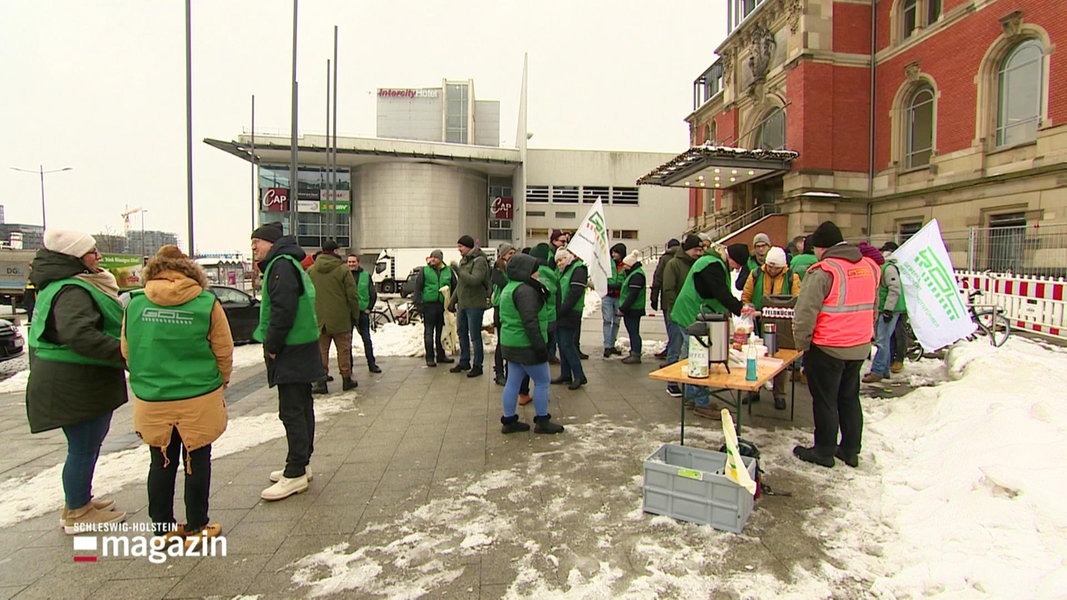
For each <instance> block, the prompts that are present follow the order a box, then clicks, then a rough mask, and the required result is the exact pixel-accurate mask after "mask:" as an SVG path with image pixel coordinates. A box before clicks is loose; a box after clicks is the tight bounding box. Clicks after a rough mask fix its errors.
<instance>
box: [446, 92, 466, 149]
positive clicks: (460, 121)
mask: <svg viewBox="0 0 1067 600" xmlns="http://www.w3.org/2000/svg"><path fill="white" fill-rule="evenodd" d="M445 93H446V94H447V98H448V100H447V103H446V106H445V141H446V142H450V143H453V144H466V143H467V120H468V119H467V104H468V93H469V88H468V86H467V84H465V83H450V84H448V85H447V86H446V91H445Z"/></svg>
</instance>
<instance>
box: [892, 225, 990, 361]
mask: <svg viewBox="0 0 1067 600" xmlns="http://www.w3.org/2000/svg"><path fill="white" fill-rule="evenodd" d="M893 258H895V259H896V260H897V268H898V269H899V270H900V282H901V287H903V288H904V300H905V302H906V303H907V306H908V319H910V320H911V328H912V330H913V331H915V337H916V338H918V339H919V343H921V344H922V345H923V348H925V349H927V350H936V349H938V348H944V347H945V346H948V345H949V344H951V343H953V342H955V341H956V340H959V339H962V338H965V337H967V336H968V335H971V334H972V333H974V330H975V329H976V328H977V326H976V325H975V324H974V322H973V321H971V315H970V313H969V312H967V307H966V306H964V304H963V300H962V298H961V297H960V288H959V285H958V284H957V283H956V271H955V270H954V269H953V268H952V260H951V259H950V258H949V256H948V251H947V250H946V249H945V242H944V240H942V239H941V228H940V227H938V225H937V219H934V220H932V221H930V222H929V223H927V224H926V225H924V226H923V228H922V229H920V230H919V233H916V234H915V235H913V236H912V237H910V238H908V241H906V242H904V243H903V244H901V246H900V248H897V249H896V250H895V251H894V252H893Z"/></svg>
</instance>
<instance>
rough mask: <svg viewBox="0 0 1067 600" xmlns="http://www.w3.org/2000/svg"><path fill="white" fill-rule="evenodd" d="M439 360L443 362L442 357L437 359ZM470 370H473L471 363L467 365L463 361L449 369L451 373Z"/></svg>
mask: <svg viewBox="0 0 1067 600" xmlns="http://www.w3.org/2000/svg"><path fill="white" fill-rule="evenodd" d="M437 362H442V361H441V359H437ZM470 370H471V366H470V365H465V364H463V363H459V364H458V365H456V366H454V367H452V368H451V369H449V370H448V372H449V373H462V372H464V371H470Z"/></svg>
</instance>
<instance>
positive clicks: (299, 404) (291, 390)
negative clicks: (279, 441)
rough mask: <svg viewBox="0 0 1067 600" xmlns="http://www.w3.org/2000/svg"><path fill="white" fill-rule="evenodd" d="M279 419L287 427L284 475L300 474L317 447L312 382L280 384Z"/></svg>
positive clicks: (304, 469) (290, 476) (297, 475)
mask: <svg viewBox="0 0 1067 600" xmlns="http://www.w3.org/2000/svg"><path fill="white" fill-rule="evenodd" d="M278 418H279V419H280V420H281V422H282V425H284V426H285V439H286V441H287V442H289V453H288V454H287V455H286V456H285V476H286V477H289V478H293V477H300V476H301V475H303V474H304V473H305V471H306V470H307V466H308V462H310V461H311V454H312V452H314V450H315V405H314V401H313V400H312V399H311V384H310V383H279V384H278Z"/></svg>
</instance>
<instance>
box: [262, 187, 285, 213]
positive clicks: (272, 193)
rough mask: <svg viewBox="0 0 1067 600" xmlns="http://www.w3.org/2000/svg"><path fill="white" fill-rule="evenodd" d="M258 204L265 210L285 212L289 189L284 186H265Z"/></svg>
mask: <svg viewBox="0 0 1067 600" xmlns="http://www.w3.org/2000/svg"><path fill="white" fill-rule="evenodd" d="M260 204H261V205H262V206H263V210H265V211H267V212H285V211H287V210H289V190H288V189H286V188H277V187H272V188H266V189H264V190H263V195H262V196H261V197H260Z"/></svg>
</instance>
